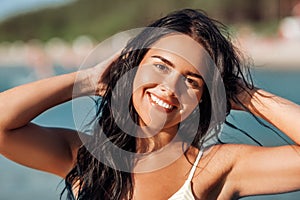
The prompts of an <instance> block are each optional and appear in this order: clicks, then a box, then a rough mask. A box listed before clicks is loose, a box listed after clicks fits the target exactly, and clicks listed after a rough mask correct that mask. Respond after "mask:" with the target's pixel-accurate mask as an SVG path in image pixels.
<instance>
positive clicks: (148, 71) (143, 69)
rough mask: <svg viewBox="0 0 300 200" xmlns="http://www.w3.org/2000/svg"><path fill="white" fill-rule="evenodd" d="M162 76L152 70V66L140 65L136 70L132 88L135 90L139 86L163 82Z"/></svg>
mask: <svg viewBox="0 0 300 200" xmlns="http://www.w3.org/2000/svg"><path fill="white" fill-rule="evenodd" d="M163 78H164V77H162V76H161V74H158V73H157V72H155V70H153V66H151V65H141V66H139V69H138V70H137V73H136V76H135V78H134V82H133V90H134V91H135V90H137V89H138V88H140V87H143V86H147V85H153V84H160V83H162V82H163Z"/></svg>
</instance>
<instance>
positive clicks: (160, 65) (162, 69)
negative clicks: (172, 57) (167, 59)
mask: <svg viewBox="0 0 300 200" xmlns="http://www.w3.org/2000/svg"><path fill="white" fill-rule="evenodd" d="M154 66H155V67H156V68H157V69H159V70H160V71H163V72H167V71H169V67H167V66H165V65H162V64H154Z"/></svg>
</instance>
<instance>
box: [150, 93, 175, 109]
mask: <svg viewBox="0 0 300 200" xmlns="http://www.w3.org/2000/svg"><path fill="white" fill-rule="evenodd" d="M150 97H151V99H152V100H153V101H154V102H155V103H156V104H158V105H159V106H161V107H163V108H166V109H169V110H171V109H172V108H173V106H172V105H170V104H168V103H166V102H164V101H163V100H161V99H159V98H157V97H156V96H154V95H151V94H150Z"/></svg>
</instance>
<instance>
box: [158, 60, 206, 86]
mask: <svg viewBox="0 0 300 200" xmlns="http://www.w3.org/2000/svg"><path fill="white" fill-rule="evenodd" d="M154 66H155V67H156V68H157V69H158V70H159V71H162V72H168V71H170V68H169V67H168V66H166V65H163V64H154ZM183 80H184V82H186V83H187V85H190V86H191V87H192V88H199V87H200V86H199V84H198V83H197V81H195V80H193V79H191V78H187V77H183Z"/></svg>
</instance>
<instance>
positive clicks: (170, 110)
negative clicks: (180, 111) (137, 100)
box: [147, 92, 178, 113]
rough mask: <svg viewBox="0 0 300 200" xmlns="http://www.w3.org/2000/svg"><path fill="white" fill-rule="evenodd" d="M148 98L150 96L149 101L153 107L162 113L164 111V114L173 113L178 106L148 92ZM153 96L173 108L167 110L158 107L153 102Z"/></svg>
mask: <svg viewBox="0 0 300 200" xmlns="http://www.w3.org/2000/svg"><path fill="white" fill-rule="evenodd" d="M147 96H148V100H149V102H150V103H151V105H153V106H154V107H155V108H157V109H158V110H160V111H163V112H167V113H170V112H172V111H173V110H175V109H177V108H178V106H177V105H175V104H174V103H172V102H170V101H168V100H166V99H164V98H162V97H160V96H157V95H155V94H153V93H150V92H147ZM151 96H154V97H156V98H158V99H159V100H162V101H163V102H164V103H166V104H168V105H171V106H172V108H171V109H168V108H165V107H162V106H161V105H158V104H157V103H156V102H155V101H153V99H152V98H151Z"/></svg>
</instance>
